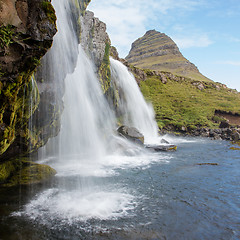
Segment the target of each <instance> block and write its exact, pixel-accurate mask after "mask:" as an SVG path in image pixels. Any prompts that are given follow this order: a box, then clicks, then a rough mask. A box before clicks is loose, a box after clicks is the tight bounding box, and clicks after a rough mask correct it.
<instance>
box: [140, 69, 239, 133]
mask: <svg viewBox="0 0 240 240" xmlns="http://www.w3.org/2000/svg"><path fill="white" fill-rule="evenodd" d="M144 71H145V72H146V74H147V77H146V80H145V81H141V83H140V88H141V91H142V93H143V95H144V96H145V98H146V100H148V101H150V102H151V103H152V104H153V107H154V110H155V112H156V120H157V123H158V125H159V127H160V128H163V127H167V126H169V127H171V126H174V129H176V130H181V129H183V127H184V128H186V129H187V130H188V131H189V130H192V129H195V128H197V127H210V128H218V127H219V123H220V121H221V118H220V117H219V116H216V115H215V111H216V110H220V111H223V112H230V113H231V114H235V113H237V114H240V93H238V92H237V91H236V90H232V89H228V88H226V86H225V85H223V84H220V83H214V82H199V81H195V80H192V79H189V78H183V77H176V76H174V75H172V74H170V73H163V72H162V73H161V74H160V75H161V76H159V74H156V72H155V71H151V70H144Z"/></svg>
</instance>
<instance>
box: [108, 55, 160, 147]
mask: <svg viewBox="0 0 240 240" xmlns="http://www.w3.org/2000/svg"><path fill="white" fill-rule="evenodd" d="M110 62H111V74H112V85H113V87H114V88H116V89H117V90H118V92H119V95H120V99H119V109H120V112H121V113H122V114H123V121H124V124H125V125H127V126H132V127H135V128H137V129H138V130H139V131H140V132H141V133H142V134H143V135H144V138H145V143H157V142H158V126H157V123H156V121H155V113H154V110H153V108H152V106H151V104H148V103H146V101H145V99H144V97H143V95H142V93H141V91H140V89H139V87H138V85H137V82H136V80H135V78H134V76H133V75H132V74H131V73H130V72H129V71H128V69H127V67H126V66H124V65H123V64H122V63H121V62H119V61H117V60H114V59H112V58H111V59H110Z"/></svg>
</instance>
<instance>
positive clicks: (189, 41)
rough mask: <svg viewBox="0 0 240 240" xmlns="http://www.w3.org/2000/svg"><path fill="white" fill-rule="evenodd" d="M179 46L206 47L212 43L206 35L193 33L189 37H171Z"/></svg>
mask: <svg viewBox="0 0 240 240" xmlns="http://www.w3.org/2000/svg"><path fill="white" fill-rule="evenodd" d="M173 39H174V41H175V42H176V43H177V45H178V47H179V48H182V49H184V48H192V47H208V46H209V45H211V44H213V41H211V40H210V39H209V37H208V36H207V35H200V36H199V35H195V36H189V37H179V38H178V37H173Z"/></svg>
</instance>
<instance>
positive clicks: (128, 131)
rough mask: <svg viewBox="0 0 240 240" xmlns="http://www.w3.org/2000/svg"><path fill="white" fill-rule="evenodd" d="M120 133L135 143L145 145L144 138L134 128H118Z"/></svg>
mask: <svg viewBox="0 0 240 240" xmlns="http://www.w3.org/2000/svg"><path fill="white" fill-rule="evenodd" d="M117 131H118V133H119V135H120V136H123V137H125V138H127V139H129V140H131V141H133V142H135V143H138V144H144V136H143V134H142V133H140V132H139V131H138V130H137V129H136V128H134V127H127V126H121V127H119V128H118V130H117Z"/></svg>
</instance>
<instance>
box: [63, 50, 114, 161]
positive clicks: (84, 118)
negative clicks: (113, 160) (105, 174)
mask: <svg viewBox="0 0 240 240" xmlns="http://www.w3.org/2000/svg"><path fill="white" fill-rule="evenodd" d="M64 105H65V109H64V112H63V118H62V129H61V131H60V158H61V159H63V160H65V158H66V156H71V155H78V157H79V158H81V159H84V158H87V159H91V160H92V161H94V160H97V159H101V158H102V157H103V156H105V155H106V150H107V146H108V143H107V138H108V137H109V136H111V135H112V134H113V128H114V120H113V114H112V112H111V111H110V108H109V107H108V104H107V102H106V100H105V98H104V95H103V93H102V91H101V87H100V84H99V81H98V79H97V77H96V75H95V73H94V68H93V66H92V64H91V62H90V61H89V59H88V58H87V57H86V55H85V53H84V52H83V50H82V49H81V48H80V46H79V54H78V60H77V66H76V68H75V71H74V72H73V73H72V74H69V75H68V76H67V77H66V79H65V95H64Z"/></svg>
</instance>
